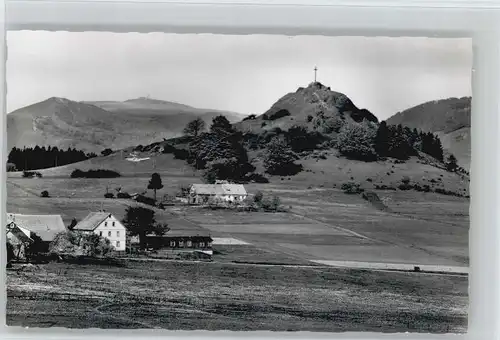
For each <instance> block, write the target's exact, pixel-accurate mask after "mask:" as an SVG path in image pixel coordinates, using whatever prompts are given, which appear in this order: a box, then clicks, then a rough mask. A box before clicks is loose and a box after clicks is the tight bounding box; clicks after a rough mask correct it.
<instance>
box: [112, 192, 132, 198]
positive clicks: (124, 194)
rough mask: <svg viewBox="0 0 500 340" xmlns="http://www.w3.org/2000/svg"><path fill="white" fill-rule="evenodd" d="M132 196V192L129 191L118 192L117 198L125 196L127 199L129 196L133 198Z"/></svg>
mask: <svg viewBox="0 0 500 340" xmlns="http://www.w3.org/2000/svg"><path fill="white" fill-rule="evenodd" d="M131 197H132V196H130V194H129V193H127V192H119V193H117V194H116V198H125V199H127V198H131Z"/></svg>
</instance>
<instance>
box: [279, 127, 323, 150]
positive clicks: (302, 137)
mask: <svg viewBox="0 0 500 340" xmlns="http://www.w3.org/2000/svg"><path fill="white" fill-rule="evenodd" d="M280 130H281V129H280ZM281 133H282V131H276V134H277V135H279V134H281ZM285 138H286V140H287V142H288V145H290V147H291V148H292V150H293V151H294V152H303V151H311V150H315V149H317V147H318V145H319V144H321V143H323V142H324V141H325V137H324V136H323V135H322V134H320V133H319V132H317V131H312V132H310V131H308V130H307V129H306V128H305V127H303V126H293V127H291V128H290V129H289V130H288V131H287V132H286V133H285Z"/></svg>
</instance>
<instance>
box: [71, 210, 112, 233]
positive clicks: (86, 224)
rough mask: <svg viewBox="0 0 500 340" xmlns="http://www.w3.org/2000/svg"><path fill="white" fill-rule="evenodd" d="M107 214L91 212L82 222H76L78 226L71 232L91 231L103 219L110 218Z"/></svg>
mask: <svg viewBox="0 0 500 340" xmlns="http://www.w3.org/2000/svg"><path fill="white" fill-rule="evenodd" d="M110 216H111V214H110V213H109V212H102V211H100V212H91V213H90V214H88V215H87V217H85V218H84V219H83V220H81V221H80V222H78V224H77V225H76V226H75V227H74V228H73V230H86V231H93V230H95V228H97V227H98V226H99V225H100V224H101V223H102V222H103V221H104V220H105V219H107V218H108V217H110Z"/></svg>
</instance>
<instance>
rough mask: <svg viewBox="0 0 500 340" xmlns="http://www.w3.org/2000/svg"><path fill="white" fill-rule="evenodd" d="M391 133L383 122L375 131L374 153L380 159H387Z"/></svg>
mask: <svg viewBox="0 0 500 340" xmlns="http://www.w3.org/2000/svg"><path fill="white" fill-rule="evenodd" d="M390 135H391V131H390V130H389V128H388V127H387V123H386V122H385V121H383V122H381V123H380V124H379V126H378V129H377V134H376V135H375V151H376V152H377V154H378V155H379V156H381V157H387V156H388V155H389V139H390Z"/></svg>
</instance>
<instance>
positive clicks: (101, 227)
mask: <svg viewBox="0 0 500 340" xmlns="http://www.w3.org/2000/svg"><path fill="white" fill-rule="evenodd" d="M73 230H75V231H80V232H84V233H94V234H97V235H99V236H102V237H104V238H107V239H108V240H109V241H110V242H111V245H112V246H113V247H114V248H115V250H117V251H125V248H126V242H127V229H126V228H125V226H124V225H123V224H122V223H121V222H120V221H119V220H118V219H117V218H116V217H115V216H113V214H110V213H108V212H92V213H90V214H88V215H87V217H85V218H84V219H83V220H81V221H80V222H78V224H77V225H76V226H75V227H74V228H73Z"/></svg>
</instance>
